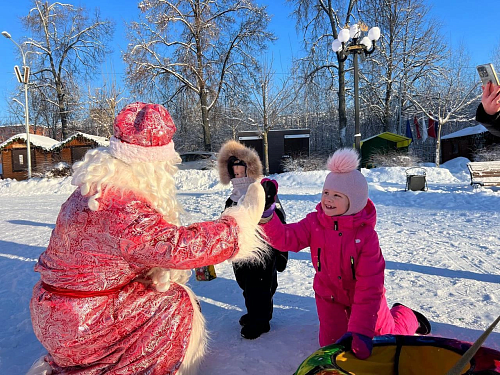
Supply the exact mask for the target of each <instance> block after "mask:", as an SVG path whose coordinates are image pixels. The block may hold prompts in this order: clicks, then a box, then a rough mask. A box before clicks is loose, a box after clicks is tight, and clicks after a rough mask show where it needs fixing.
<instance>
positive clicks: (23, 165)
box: [12, 148, 36, 172]
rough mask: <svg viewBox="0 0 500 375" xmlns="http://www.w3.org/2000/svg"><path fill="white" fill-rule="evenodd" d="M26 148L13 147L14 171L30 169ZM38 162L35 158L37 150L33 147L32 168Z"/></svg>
mask: <svg viewBox="0 0 500 375" xmlns="http://www.w3.org/2000/svg"><path fill="white" fill-rule="evenodd" d="M26 151H27V149H26V148H14V149H12V171H13V172H23V171H27V170H28V158H27V152H26ZM35 164H36V160H35V150H33V149H31V169H33V167H34V166H35Z"/></svg>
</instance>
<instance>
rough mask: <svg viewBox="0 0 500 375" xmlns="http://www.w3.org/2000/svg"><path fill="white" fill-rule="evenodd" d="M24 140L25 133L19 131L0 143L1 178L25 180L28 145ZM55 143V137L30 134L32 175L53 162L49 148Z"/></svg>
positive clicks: (26, 175) (26, 176)
mask: <svg viewBox="0 0 500 375" xmlns="http://www.w3.org/2000/svg"><path fill="white" fill-rule="evenodd" d="M26 142H27V141H26V133H20V134H16V135H14V136H12V137H10V138H9V139H7V140H6V141H5V142H3V143H2V144H0V152H1V153H2V175H1V177H2V178H13V179H15V180H26V179H27V178H28V159H27V155H28V153H27V150H28V147H27V145H26ZM57 143H58V142H57V141H56V140H55V139H52V138H49V137H45V136H43V135H36V134H30V150H31V173H32V175H33V174H34V173H36V172H37V171H41V170H43V169H44V168H46V167H47V166H50V165H52V164H53V158H52V150H51V149H52V146H54V145H55V144H57Z"/></svg>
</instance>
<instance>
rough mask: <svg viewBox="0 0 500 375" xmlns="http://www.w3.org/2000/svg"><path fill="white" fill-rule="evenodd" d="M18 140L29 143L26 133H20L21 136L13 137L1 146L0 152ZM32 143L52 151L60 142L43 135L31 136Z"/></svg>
mask: <svg viewBox="0 0 500 375" xmlns="http://www.w3.org/2000/svg"><path fill="white" fill-rule="evenodd" d="M18 139H22V140H23V141H24V142H27V139H26V133H19V134H16V135H13V136H12V137H10V138H9V139H7V140H6V141H5V142H3V143H2V144H0V150H1V149H2V148H4V147H5V146H7V145H9V144H10V143H12V142H14V141H16V140H18ZM30 143H31V145H32V146H36V147H40V148H42V149H44V150H45V151H50V150H51V149H52V147H53V146H54V145H56V144H57V143H58V142H57V141H56V140H55V139H52V138H49V137H45V136H43V135H37V134H30Z"/></svg>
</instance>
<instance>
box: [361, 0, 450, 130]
mask: <svg viewBox="0 0 500 375" xmlns="http://www.w3.org/2000/svg"><path fill="white" fill-rule="evenodd" d="M361 8H362V11H360V14H361V16H362V18H363V19H364V20H366V21H365V22H367V23H370V24H372V25H376V26H378V27H380V28H381V31H382V37H381V39H380V40H379V42H378V43H377V49H378V51H377V53H376V54H373V55H370V56H369V58H367V61H366V63H365V64H363V69H362V70H361V72H362V80H363V82H364V87H363V90H362V101H363V103H364V108H367V109H368V110H369V112H370V113H371V114H372V115H374V116H376V117H377V118H378V120H379V121H380V123H381V124H382V129H380V130H382V131H384V132H387V131H394V130H395V128H396V127H397V128H398V132H401V121H402V118H403V117H404V116H403V113H402V112H404V108H405V107H408V106H409V103H408V100H407V99H406V98H405V97H404V95H405V92H406V91H413V89H412V88H413V87H414V86H415V85H421V84H422V82H423V81H425V80H427V79H432V77H433V76H435V75H437V74H440V71H441V69H443V68H444V66H443V65H442V64H441V63H442V61H443V60H444V59H446V55H447V51H446V49H445V46H444V44H443V42H442V41H441V35H440V27H439V25H438V24H437V22H436V21H435V20H433V19H430V18H429V16H428V11H429V10H428V7H427V6H426V5H425V4H424V2H423V1H422V0H362V6H361ZM395 114H397V115H395ZM396 121H399V123H398V126H395V125H396V124H395V122H396Z"/></svg>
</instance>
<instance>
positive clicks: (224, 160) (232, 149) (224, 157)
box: [217, 140, 262, 185]
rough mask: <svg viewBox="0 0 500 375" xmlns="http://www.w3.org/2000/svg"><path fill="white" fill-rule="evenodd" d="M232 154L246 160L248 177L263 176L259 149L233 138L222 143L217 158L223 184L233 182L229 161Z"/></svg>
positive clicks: (256, 177)
mask: <svg viewBox="0 0 500 375" xmlns="http://www.w3.org/2000/svg"><path fill="white" fill-rule="evenodd" d="M231 156H234V157H236V158H238V159H239V160H243V161H244V162H245V164H246V165H247V177H250V178H252V179H254V180H256V179H258V178H260V177H262V163H261V162H260V158H259V154H257V151H255V150H254V149H251V148H248V147H245V146H244V145H242V144H241V143H239V142H236V141H233V140H231V141H228V142H226V143H224V144H223V145H222V147H221V148H220V151H219V157H218V158H217V168H218V170H219V178H220V182H221V183H222V184H223V185H228V184H229V183H230V182H231V175H230V174H229V170H228V162H229V158H230V157H231Z"/></svg>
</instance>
